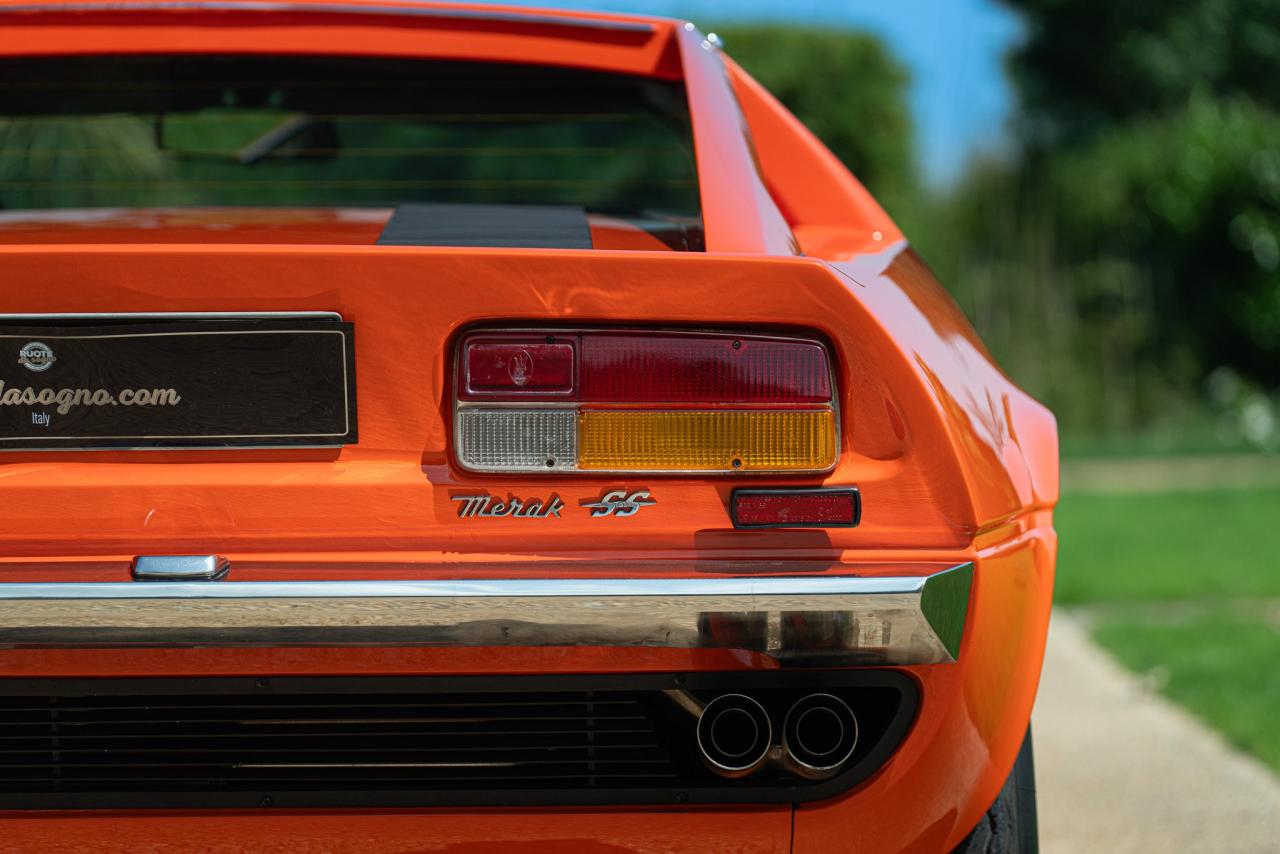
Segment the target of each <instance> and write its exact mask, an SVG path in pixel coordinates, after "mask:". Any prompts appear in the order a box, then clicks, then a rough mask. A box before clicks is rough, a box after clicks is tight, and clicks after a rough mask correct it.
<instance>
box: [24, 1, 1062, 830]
mask: <svg viewBox="0 0 1280 854" xmlns="http://www.w3.org/2000/svg"><path fill="white" fill-rule="evenodd" d="M0 9H3V13H0V28H2V29H3V30H4V31H6V32H7V33H9V34H18V35H21V36H23V38H21V39H13V38H6V39H5V40H4V41H3V45H4V47H3V48H0V51H3V52H4V53H5V54H6V55H5V56H4V57H3V58H2V59H0V62H4V63H6V64H7V68H8V70H9V72H10V73H9V75H7V76H8V79H10V80H11V81H17V83H16V84H15V85H13V86H11V87H10V90H9V91H8V92H7V93H6V94H5V95H4V96H3V99H2V102H3V108H2V109H0V115H3V116H5V118H4V119H3V122H4V124H0V201H3V203H4V204H5V210H4V211H0V289H2V292H3V295H4V306H5V312H6V314H5V316H4V317H3V318H0V320H2V324H0V348H3V350H2V351H0V352H3V353H6V354H7V355H4V357H3V359H2V360H0V381H3V383H4V386H3V388H0V424H3V436H0V442H3V444H4V447H5V452H4V457H3V459H2V460H0V463H3V472H0V473H2V474H3V478H0V505H2V506H3V507H4V511H5V518H6V519H7V520H8V521H7V523H6V524H5V525H4V526H2V527H0V539H2V542H3V548H2V549H0V646H2V647H3V648H2V649H0V662H2V663H0V670H2V671H3V675H4V678H3V679H0V768H2V769H3V773H2V774H0V810H4V811H5V812H4V813H3V818H0V822H3V824H4V829H5V833H6V835H7V837H8V838H9V839H11V840H14V844H16V845H18V846H19V847H22V846H34V845H36V844H37V841H39V844H40V845H41V846H42V847H45V848H49V847H54V848H56V847H58V846H62V847H65V848H69V849H70V848H76V847H78V846H81V847H82V846H84V845H86V844H90V845H93V846H96V847H101V848H108V849H109V848H111V847H113V846H114V847H118V848H120V849H122V850H123V849H126V848H129V849H132V848H135V847H136V846H137V845H138V844H139V843H140V842H142V841H146V842H148V843H150V844H153V845H159V846H163V845H171V846H173V847H193V846H194V847H209V848H216V847H217V846H218V845H222V846H224V847H228V848H245V847H250V848H259V847H264V844H265V843H264V840H268V839H269V840H271V842H272V844H275V845H279V846H280V847H282V848H283V847H289V848H295V847H303V846H310V847H313V848H319V849H325V850H328V849H340V848H355V847H362V848H368V849H372V850H422V849H424V848H425V849H430V848H432V847H439V848H443V847H446V846H447V845H453V846H462V845H471V846H479V847H481V848H486V849H487V848H489V847H497V846H499V845H502V846H507V845H520V844H524V845H526V846H528V847H529V848H530V849H531V850H538V848H539V846H541V847H542V848H545V849H546V850H565V848H567V847H570V846H572V847H574V848H578V849H582V850H592V849H595V850H617V849H624V850H653V851H657V850H663V851H666V850H684V849H686V848H687V849H691V850H692V849H697V850H705V849H706V848H707V847H708V845H714V844H719V845H720V846H722V847H726V848H729V847H731V848H732V849H733V850H760V851H784V850H793V849H794V850H842V849H848V850H901V849H908V848H915V849H918V850H939V849H943V848H948V847H950V846H952V845H954V844H956V843H957V842H959V841H960V839H962V838H963V837H964V835H965V834H966V833H967V832H968V830H969V829H970V828H971V827H972V826H973V825H974V824H975V823H976V822H977V820H978V817H979V816H980V815H981V813H982V812H983V811H985V809H986V808H987V806H989V805H990V803H991V801H992V800H993V799H994V798H995V795H996V792H997V791H998V790H999V788H1000V786H1001V784H1002V783H1003V781H1004V778H1005V776H1006V775H1007V774H1008V772H1009V768H1010V767H1011V766H1012V764H1013V760H1014V756H1015V755H1016V753H1017V750H1018V747H1019V745H1020V744H1021V741H1022V734H1023V731H1024V730H1025V727H1026V722H1027V719H1028V717H1029V713H1030V707H1031V702H1032V699H1033V697H1034V690H1035V683H1036V679H1037V677H1038V671H1039V661H1040V655H1041V652H1042V646H1043V640H1044V628H1045V623H1046V621H1047V615H1048V593H1049V589H1050V587H1051V583H1052V555H1053V543H1054V539H1053V532H1052V528H1051V525H1050V516H1049V511H1050V508H1051V506H1052V503H1053V500H1054V497H1055V495H1056V464H1055V463H1054V460H1053V457H1054V455H1055V453H1056V446H1055V439H1054V431H1053V423H1052V418H1051V417H1050V416H1049V415H1048V414H1047V413H1046V412H1045V411H1044V410H1043V409H1042V408H1040V407H1039V406H1038V405H1037V404H1035V403H1034V402H1032V401H1031V400H1030V399H1028V398H1026V397H1025V395H1023V394H1022V393H1021V392H1019V391H1018V390H1017V389H1016V388H1014V387H1013V386H1012V384H1010V383H1009V381H1008V380H1007V379H1006V378H1005V377H1004V376H1003V375H1002V374H1001V373H1000V372H999V371H998V369H997V368H995V367H994V365H993V364H992V362H991V360H990V358H989V356H988V355H987V354H986V352H985V350H983V349H982V347H981V344H980V343H978V342H977V340H976V338H975V337H974V335H973V333H972V331H971V330H970V329H969V327H968V325H967V324H966V323H965V322H964V320H963V318H961V317H960V316H959V314H958V312H957V310H956V309H955V308H954V306H953V305H952V304H951V303H950V301H949V300H948V299H947V298H946V297H945V296H944V295H943V294H942V292H941V291H940V290H939V289H938V287H937V285H936V283H935V282H934V281H933V279H932V277H931V276H930V274H929V272H928V270H927V269H926V268H925V267H924V266H923V265H922V264H920V262H919V261H918V260H917V259H916V258H915V257H914V255H912V253H911V252H910V251H909V250H907V249H906V248H905V246H904V245H903V244H901V242H900V241H898V240H897V237H896V232H895V231H894V230H893V227H892V224H891V223H890V222H889V221H888V220H887V219H886V218H883V214H877V213H876V212H875V211H872V213H871V214H869V215H867V216H866V217H864V218H862V219H860V220H858V221H855V222H853V223H852V224H849V223H846V224H845V227H846V228H847V229H848V230H849V231H850V232H857V234H858V236H857V239H856V240H855V241H854V242H855V243H857V245H858V246H859V247H860V249H859V251H856V252H848V253H846V254H844V255H842V256H841V257H840V258H839V259H838V260H837V259H836V258H835V256H831V257H830V258H829V259H828V260H820V259H819V258H816V257H807V256H805V255H803V254H801V250H803V249H804V248H805V246H804V244H805V241H806V240H809V239H811V238H809V237H807V235H811V234H819V233H821V234H823V235H825V236H824V238H823V239H827V238H828V237H829V235H830V232H829V231H823V230H822V229H821V228H820V226H821V223H813V222H806V221H803V210H804V206H803V205H802V204H799V203H798V202H793V201H789V200H788V197H787V196H788V193H789V192H790V193H795V192H796V190H795V189H794V186H792V188H791V189H790V190H788V189H787V188H785V187H782V186H781V185H780V184H777V183H775V182H778V181H780V180H781V179H780V178H778V177H777V175H778V174H780V173H776V172H775V173H772V174H773V175H774V177H772V178H771V173H770V171H769V164H770V161H771V160H772V159H773V157H774V155H773V150H774V148H775V145H774V142H773V140H772V138H771V137H770V136H769V134H768V133H767V129H766V128H762V127H753V128H752V130H754V131H756V132H757V134H758V138H757V140H756V141H757V143H758V148H757V150H756V151H755V152H754V156H753V149H752V145H751V143H750V141H749V140H748V139H747V138H745V137H744V136H743V133H742V128H743V123H744V119H743V113H742V112H739V102H740V99H741V98H742V95H743V93H742V91H739V92H738V93H737V96H738V97H737V98H735V93H734V91H733V90H732V89H731V88H730V87H731V85H732V78H731V77H729V76H726V68H725V66H724V64H723V60H722V57H721V56H720V55H719V53H718V52H717V51H716V50H715V48H714V46H713V45H710V44H709V43H706V42H705V41H703V40H702V39H701V37H700V36H699V35H698V34H697V33H696V32H695V31H693V30H692V29H689V28H686V27H684V26H683V25H677V24H673V23H669V22H662V21H647V20H635V19H621V18H611V17H569V16H555V15H551V14H546V15H544V14H541V13H538V14H527V13H516V12H501V13H494V12H491V11H484V10H477V9H470V8H453V7H442V8H435V7H408V6H406V7H402V8H399V9H397V8H396V7H391V8H390V9H382V8H379V9H373V8H366V7H361V6H358V5H354V4H352V5H344V6H335V7H323V8H320V7H311V6H301V5H300V6H297V7H289V6H286V7H284V8H276V7H275V6H272V7H265V6H264V7H257V6H255V5H254V4H252V3H238V4H237V3H231V4H225V5H224V6H219V7H216V8H215V7H211V6H209V5H208V4H194V5H192V6H189V7H187V6H183V5H182V4H166V5H164V6H147V4H137V5H127V4H126V5H123V6H122V5H118V4H117V5H112V6H110V7H102V8H95V7H92V6H88V7H77V8H76V9H62V10H59V9H58V8H56V7H55V6H50V7H26V6H22V7H18V6H14V7H11V8H4V7H0ZM104 34H105V35H109V36H110V38H104ZM106 44H110V45H112V47H111V48H110V50H109V51H108V50H107V49H106V48H104V47H103V45H106ZM743 109H744V110H745V112H746V114H747V115H748V116H750V115H751V113H752V109H753V107H752V105H751V103H750V102H747V103H745V104H744V105H743ZM424 128H429V129H430V130H429V132H428V131H427V130H424ZM76 151H81V152H91V153H90V154H82V155H81V156H79V157H77V155H76V153H75V152H76ZM54 156H56V157H58V158H61V160H60V162H59V163H50V162H48V158H50V157H54ZM41 158H45V159H44V160H41ZM797 159H803V158H802V157H801V155H799V154H797ZM758 166H759V168H757V167H758ZM760 169H763V170H764V171H763V173H762V172H761V171H760ZM837 189H838V188H837ZM833 192H834V191H833ZM813 239H816V238H813ZM858 241H861V242H860V243H859V242H858ZM108 828H109V829H110V832H109V833H108V832H107V829H108Z"/></svg>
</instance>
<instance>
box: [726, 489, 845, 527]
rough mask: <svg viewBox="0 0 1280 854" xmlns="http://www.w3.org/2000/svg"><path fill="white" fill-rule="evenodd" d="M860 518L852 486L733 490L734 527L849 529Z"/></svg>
mask: <svg viewBox="0 0 1280 854" xmlns="http://www.w3.org/2000/svg"><path fill="white" fill-rule="evenodd" d="M861 516H862V502H861V500H860V497H859V495H858V490H857V488H856V487H850V488H847V489H803V488H800V489H735V490H734V491H733V525H734V527H735V528H852V527H854V526H855V525H857V524H858V521H859V519H860V517H861Z"/></svg>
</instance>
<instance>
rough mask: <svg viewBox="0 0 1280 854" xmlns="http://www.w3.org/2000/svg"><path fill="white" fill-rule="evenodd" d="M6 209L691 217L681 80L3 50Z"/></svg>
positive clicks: (1, 194)
mask: <svg viewBox="0 0 1280 854" xmlns="http://www.w3.org/2000/svg"><path fill="white" fill-rule="evenodd" d="M0 80H4V86H3V87H0V209H3V210H6V211H14V210H37V209H50V208H98V207H111V208H121V207H145V208H154V207H182V206H280V207H293V208H296V207H330V208H332V207H363V206H368V207H392V206H395V205H398V204H402V203H406V202H445V203H455V204H470V203H477V204H478V203H487V204H557V205H578V206H582V207H585V208H586V209H587V210H588V211H591V212H594V213H601V214H610V215H617V216H622V217H631V218H647V219H654V218H656V219H660V220H662V219H665V220H668V221H672V222H676V223H680V224H682V225H684V226H692V227H696V225H697V222H698V219H699V216H700V211H699V204H698V188H697V177H696V171H695V165H694V157H693V144H692V140H691V132H690V125H689V110H688V104H687V103H686V100H685V95H684V89H683V86H682V85H680V84H678V83H672V82H667V81H660V80H652V79H648V78H640V77H630V76H624V75H616V74H604V73H596V72H586V71H581V70H566V69H555V68H539V67H531V66H512V65H502V64H459V63H452V62H448V63H446V62H431V61H382V60H360V59H340V58H310V57H302V58H296V57H281V58H274V57H189V56H188V57H127V58H122V57H101V58H73V59H68V58H65V57H63V58H58V59H38V60H31V59H20V60H5V61H3V62H0Z"/></svg>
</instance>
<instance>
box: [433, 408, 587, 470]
mask: <svg viewBox="0 0 1280 854" xmlns="http://www.w3.org/2000/svg"><path fill="white" fill-rule="evenodd" d="M577 418H578V413H577V411H575V410H572V409H536V410H520V411H516V410H511V409H472V408H467V409H463V410H460V411H459V412H458V437H457V439H458V456H459V458H460V460H461V462H462V464H463V465H464V466H466V467H467V468H469V469H473V470H477V471H526V472H527V471H565V470H569V469H573V468H574V467H575V466H576V464H577V459H578V429H577Z"/></svg>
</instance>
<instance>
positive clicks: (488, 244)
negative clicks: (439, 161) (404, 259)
mask: <svg viewBox="0 0 1280 854" xmlns="http://www.w3.org/2000/svg"><path fill="white" fill-rule="evenodd" d="M378 243H379V245H382V246H466V247H484V248H500V249H590V248H591V225H590V223H589V222H588V221H587V212H586V211H585V210H584V209H583V208H580V207H573V206H569V205H565V206H560V205H467V204H405V205H400V206H399V207H398V208H396V210H395V213H393V214H392V215H391V219H389V220H387V224H386V225H385V226H383V228H382V233H381V234H379V235H378Z"/></svg>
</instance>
